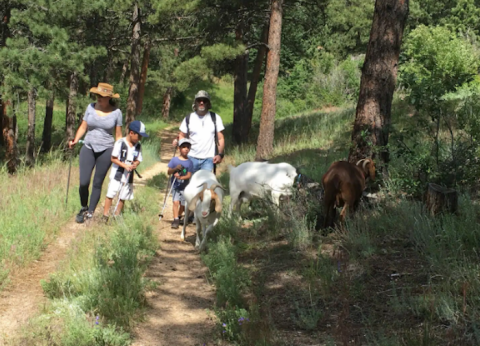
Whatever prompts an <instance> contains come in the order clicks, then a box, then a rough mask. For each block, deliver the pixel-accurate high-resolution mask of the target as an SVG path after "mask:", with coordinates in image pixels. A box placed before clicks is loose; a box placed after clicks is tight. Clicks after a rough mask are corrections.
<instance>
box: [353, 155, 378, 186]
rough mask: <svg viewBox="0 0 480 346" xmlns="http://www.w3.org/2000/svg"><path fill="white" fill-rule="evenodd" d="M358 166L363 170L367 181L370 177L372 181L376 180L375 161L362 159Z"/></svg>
mask: <svg viewBox="0 0 480 346" xmlns="http://www.w3.org/2000/svg"><path fill="white" fill-rule="evenodd" d="M357 166H359V167H360V169H361V170H362V172H363V175H364V177H365V179H366V178H368V177H370V180H372V181H373V180H375V162H373V160H371V159H361V160H359V161H358V162H357Z"/></svg>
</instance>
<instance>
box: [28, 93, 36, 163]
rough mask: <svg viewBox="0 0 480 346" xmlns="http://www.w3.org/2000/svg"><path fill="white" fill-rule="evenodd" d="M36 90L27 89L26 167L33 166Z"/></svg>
mask: <svg viewBox="0 0 480 346" xmlns="http://www.w3.org/2000/svg"><path fill="white" fill-rule="evenodd" d="M36 97H37V96H36V91H35V89H33V88H32V89H30V90H29V91H28V129H27V150H26V154H25V164H26V165H27V166H28V167H33V166H35V103H36Z"/></svg>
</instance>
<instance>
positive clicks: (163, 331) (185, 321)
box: [133, 131, 215, 346]
mask: <svg viewBox="0 0 480 346" xmlns="http://www.w3.org/2000/svg"><path fill="white" fill-rule="evenodd" d="M175 136H176V132H172V131H164V132H163V134H162V151H161V162H159V163H157V164H156V165H155V166H154V167H153V168H152V169H151V170H149V172H146V173H145V174H143V179H141V180H137V182H138V183H141V182H142V180H143V181H145V180H147V179H150V178H151V177H153V176H154V175H156V174H159V173H161V172H166V171H167V164H168V162H169V161H170V159H171V158H172V156H173V147H172V145H171V143H172V140H173V139H174V138H175ZM177 153H178V152H177ZM164 192H165V191H164V190H163V191H162V194H161V196H159V198H161V203H163V198H164ZM162 205H163V204H162ZM171 222H172V204H171V198H170V201H168V204H167V207H166V208H165V213H164V218H163V219H162V221H160V222H159V228H158V236H159V240H160V246H161V249H160V250H158V251H157V256H156V257H155V258H154V260H153V262H152V264H151V265H150V267H149V269H148V271H147V273H146V277H148V278H150V279H151V280H153V281H155V282H157V283H158V287H157V289H156V290H155V291H153V292H149V293H148V296H147V302H148V305H149V307H150V308H149V310H148V311H147V315H146V320H145V322H144V323H142V324H141V325H139V326H138V327H137V328H135V330H134V342H133V346H164V345H165V346H167V345H169V346H176V345H179V346H180V345H185V346H190V345H191V346H196V345H200V346H201V345H204V344H205V345H211V344H212V334H213V328H214V322H213V320H212V318H211V316H209V315H208V313H207V309H209V308H211V307H212V306H213V303H214V299H215V291H214V288H213V287H212V286H210V285H209V284H208V283H207V280H206V273H207V268H206V267H205V266H204V265H203V263H202V262H201V260H200V256H199V255H198V253H197V251H195V249H194V245H193V244H194V242H195V226H194V225H189V226H188V228H187V234H186V238H187V241H186V242H183V241H181V240H180V229H172V228H171V227H170V224H171Z"/></svg>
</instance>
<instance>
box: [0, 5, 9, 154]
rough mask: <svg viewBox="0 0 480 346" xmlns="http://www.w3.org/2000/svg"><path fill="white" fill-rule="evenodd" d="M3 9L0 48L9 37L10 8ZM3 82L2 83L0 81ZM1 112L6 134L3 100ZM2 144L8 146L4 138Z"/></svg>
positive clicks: (0, 142) (0, 118)
mask: <svg viewBox="0 0 480 346" xmlns="http://www.w3.org/2000/svg"><path fill="white" fill-rule="evenodd" d="M4 5H5V8H4V10H3V19H2V21H1V30H2V36H1V39H2V41H1V42H0V48H3V47H5V45H6V42H7V38H8V37H10V29H9V27H8V23H9V22H10V6H9V4H8V3H5V4H4ZM2 82H3V81H2ZM1 102H2V104H1V107H2V108H1V111H0V126H1V127H2V133H4V131H5V130H6V132H7V133H8V123H9V119H8V118H7V113H6V109H7V108H6V106H7V105H6V102H7V101H5V100H3V99H2V100H1ZM4 144H8V143H7V140H6V138H4V136H3V135H2V136H0V146H3V145H4Z"/></svg>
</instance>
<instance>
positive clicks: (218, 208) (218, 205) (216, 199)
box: [215, 194, 222, 214]
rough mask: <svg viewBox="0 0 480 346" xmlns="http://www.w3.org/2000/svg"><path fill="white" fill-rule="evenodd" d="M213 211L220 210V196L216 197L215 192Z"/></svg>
mask: <svg viewBox="0 0 480 346" xmlns="http://www.w3.org/2000/svg"><path fill="white" fill-rule="evenodd" d="M215 212H217V213H219V214H220V213H221V212H222V201H221V200H220V197H218V195H217V194H215Z"/></svg>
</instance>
